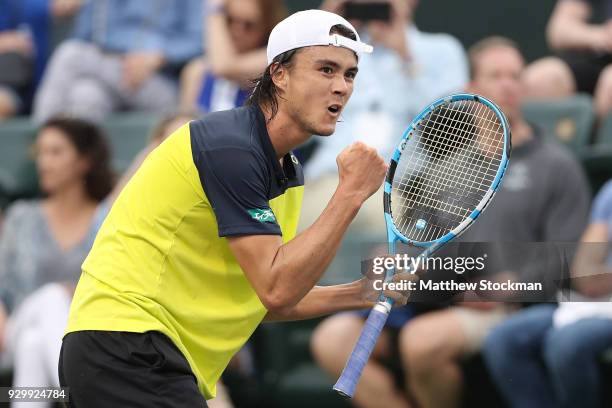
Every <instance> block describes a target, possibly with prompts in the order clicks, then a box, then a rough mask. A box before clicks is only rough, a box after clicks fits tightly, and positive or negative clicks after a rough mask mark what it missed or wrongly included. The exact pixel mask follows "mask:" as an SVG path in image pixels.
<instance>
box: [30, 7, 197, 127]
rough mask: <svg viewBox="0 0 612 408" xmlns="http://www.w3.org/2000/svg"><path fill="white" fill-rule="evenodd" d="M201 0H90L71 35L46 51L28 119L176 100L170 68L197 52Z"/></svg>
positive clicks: (158, 107)
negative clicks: (46, 61) (49, 53)
mask: <svg viewBox="0 0 612 408" xmlns="http://www.w3.org/2000/svg"><path fill="white" fill-rule="evenodd" d="M202 3H203V2H202V0H174V1H172V0H155V1H142V0H91V1H89V2H87V3H86V4H85V5H84V6H83V8H82V9H81V11H80V13H79V15H78V18H77V21H76V29H75V34H74V37H73V38H72V39H71V40H68V41H66V42H64V43H63V44H62V45H60V46H59V47H58V49H57V51H55V53H54V54H53V56H52V58H51V61H50V63H49V67H48V69H47V72H46V73H45V76H44V78H43V81H42V84H41V87H40V89H39V91H38V93H37V95H36V98H35V101H34V112H33V114H34V119H35V120H36V121H37V122H39V123H40V122H44V121H45V120H47V119H48V118H49V117H51V116H53V115H55V114H57V113H69V114H72V115H75V116H78V117H81V118H86V119H90V120H94V121H100V120H102V119H103V118H104V117H106V116H107V115H108V114H110V113H112V112H115V111H119V110H124V109H136V110H146V111H158V112H159V111H163V110H167V109H168V108H171V107H174V105H175V102H176V100H177V74H178V72H179V70H180V69H181V68H182V67H183V65H184V64H185V63H186V62H187V61H189V60H190V59H191V58H194V57H195V56H197V55H199V54H201V53H202V40H201V39H202Z"/></svg>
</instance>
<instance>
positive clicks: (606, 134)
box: [595, 114, 612, 146]
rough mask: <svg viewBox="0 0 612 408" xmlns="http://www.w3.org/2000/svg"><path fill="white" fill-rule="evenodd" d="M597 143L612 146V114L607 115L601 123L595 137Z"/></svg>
mask: <svg viewBox="0 0 612 408" xmlns="http://www.w3.org/2000/svg"><path fill="white" fill-rule="evenodd" d="M595 144H596V145H603V146H612V114H609V115H608V116H606V118H605V119H604V120H603V121H602V122H601V124H600V125H599V130H598V131H597V136H596V137H595Z"/></svg>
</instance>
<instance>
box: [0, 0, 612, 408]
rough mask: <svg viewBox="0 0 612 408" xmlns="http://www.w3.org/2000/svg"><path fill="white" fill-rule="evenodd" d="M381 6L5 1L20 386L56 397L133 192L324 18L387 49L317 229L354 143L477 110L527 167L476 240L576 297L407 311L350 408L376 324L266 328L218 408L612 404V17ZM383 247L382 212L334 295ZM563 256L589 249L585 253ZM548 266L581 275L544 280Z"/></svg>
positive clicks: (568, 11)
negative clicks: (433, 114)
mask: <svg viewBox="0 0 612 408" xmlns="http://www.w3.org/2000/svg"><path fill="white" fill-rule="evenodd" d="M370 3H371V2H367V1H360V0H357V1H342V0H326V1H324V2H323V3H321V1H319V0H299V1H298V0H285V1H283V0H0V386H9V385H13V386H57V385H58V379H57V360H58V355H59V348H60V342H61V337H62V333H63V328H64V326H65V323H66V319H67V313H68V308H69V305H70V300H71V297H72V293H73V290H74V286H75V284H76V282H77V280H78V277H79V274H80V265H81V263H82V261H83V259H84V258H85V256H86V255H87V252H88V250H89V248H90V246H91V244H92V242H93V239H94V238H95V235H96V232H97V229H98V228H99V226H100V225H101V223H102V222H103V220H104V217H105V215H106V213H107V211H108V209H109V208H110V206H111V205H112V203H113V200H114V198H115V197H116V195H117V194H119V192H120V191H121V188H122V186H123V185H125V183H126V182H128V181H129V178H130V176H131V174H133V172H134V171H136V170H137V169H138V166H139V165H140V163H141V162H142V161H143V160H145V158H146V156H147V154H148V152H150V151H151V150H152V149H154V148H155V147H156V146H157V145H158V144H159V143H161V142H162V141H163V140H164V139H165V138H166V137H167V136H168V135H170V134H171V133H172V132H173V131H174V130H175V129H177V128H178V127H179V126H181V125H183V124H185V123H187V122H188V121H190V120H194V119H197V118H199V117H202V116H203V115H205V114H206V113H207V112H212V111H216V110H224V109H230V108H233V107H237V106H241V105H242V104H243V103H244V101H245V100H246V98H247V96H248V95H249V92H250V89H251V87H252V85H253V83H252V79H253V78H256V77H257V76H258V75H259V74H260V73H261V72H262V70H264V69H265V67H266V56H265V47H266V40H267V37H268V35H269V33H270V31H271V29H272V27H274V25H275V24H276V23H277V22H279V21H280V20H282V19H283V18H284V17H285V16H287V15H288V14H289V13H292V12H294V11H298V10H302V9H307V8H317V7H322V8H324V9H326V10H330V11H334V12H337V13H339V14H342V15H344V16H345V17H347V18H348V19H350V21H351V22H352V23H354V25H355V26H356V27H357V29H358V30H359V31H360V35H362V37H363V38H364V39H365V41H366V42H368V43H371V44H372V45H374V48H375V51H374V53H373V54H371V55H368V56H365V57H364V58H362V60H361V61H360V66H359V74H358V76H357V79H356V82H355V90H354V92H353V96H352V98H351V100H350V103H349V104H348V106H347V108H346V109H345V110H344V112H343V114H342V119H341V121H340V122H339V123H338V126H337V130H336V133H335V134H334V135H333V136H332V137H329V138H314V139H313V141H312V142H309V143H308V144H306V145H305V146H302V147H301V148H300V149H299V150H298V151H297V152H296V155H297V156H298V157H299V158H300V160H301V162H302V164H303V166H304V169H305V174H306V188H305V195H304V197H305V198H304V200H305V202H304V206H303V216H302V220H301V228H305V227H307V226H309V225H310V224H311V223H312V222H313V221H314V220H315V219H316V217H317V216H318V215H319V214H320V213H321V211H322V209H323V207H324V206H325V204H326V203H327V201H328V199H329V198H330V197H331V195H332V193H333V191H334V189H335V186H336V185H337V181H338V179H337V172H336V163H335V158H336V156H337V154H338V153H339V152H340V151H341V150H342V148H343V147H345V146H346V145H348V144H350V143H351V142H353V141H356V140H363V141H365V142H366V143H368V144H370V145H372V146H374V147H376V148H377V149H378V150H379V152H380V154H381V155H383V156H385V157H388V156H389V154H390V153H391V152H392V151H393V149H394V147H395V143H396V141H397V140H398V139H399V137H400V135H401V134H402V131H403V129H404V128H405V127H406V126H407V124H408V123H409V122H410V120H411V119H412V118H413V117H414V116H415V115H416V114H417V113H418V112H419V111H420V110H421V109H422V108H423V107H424V106H425V105H426V104H427V103H428V102H431V101H433V100H435V99H437V98H438V97H441V96H444V95H447V94H450V93H454V92H464V91H465V92H474V93H479V94H482V95H484V96H486V97H488V98H490V99H492V100H493V101H494V102H496V103H497V104H498V105H499V106H500V107H501V108H502V110H503V111H504V112H505V113H506V115H507V117H508V120H509V122H510V125H511V127H512V133H513V135H512V143H513V146H514V150H513V155H512V157H511V162H510V167H509V169H508V174H507V176H506V177H505V180H504V183H503V186H502V189H501V191H500V192H499V193H498V194H499V196H498V197H497V198H496V200H495V201H494V202H493V204H492V205H491V206H490V208H489V209H488V210H487V212H486V213H485V214H484V215H483V216H482V217H481V219H480V220H479V222H478V223H476V224H475V226H474V227H473V228H472V229H470V231H469V232H468V234H466V236H464V237H462V240H463V241H466V242H467V241H471V242H497V243H501V242H512V243H521V244H527V246H524V247H523V248H527V249H526V250H524V251H523V250H521V251H519V252H516V251H515V252H514V253H513V255H512V256H510V257H511V258H512V259H511V261H510V263H509V265H510V266H508V265H506V266H505V267H504V268H501V269H497V270H489V271H487V272H486V273H487V275H488V277H489V278H490V279H494V280H499V281H506V280H508V279H510V280H521V279H523V278H524V277H525V276H529V277H530V279H532V280H540V281H551V280H553V279H556V278H557V277H558V276H561V277H562V278H561V279H560V280H561V281H563V282H564V287H563V288H561V287H560V286H559V285H558V286H555V287H553V288H552V289H551V293H550V298H548V299H541V301H539V302H537V303H534V302H529V303H525V302H516V301H507V302H506V301H501V300H500V299H495V301H483V300H482V299H479V298H478V297H470V296H468V295H465V294H463V295H453V296H451V297H449V298H448V299H446V300H445V301H443V302H436V304H432V303H422V302H411V303H409V305H408V306H406V307H403V308H400V309H396V310H394V312H393V313H392V316H391V318H390V320H389V323H388V325H387V327H386V329H385V331H384V333H383V335H382V337H381V339H380V341H379V343H378V346H377V348H376V350H375V352H374V356H373V358H372V360H371V361H370V362H369V363H368V365H367V367H366V370H365V371H364V376H363V378H362V380H361V382H360V384H359V387H358V390H357V394H356V396H355V398H354V400H353V401H352V402H347V401H345V400H342V399H341V398H339V397H338V396H336V395H334V394H333V392H332V391H331V384H332V383H333V380H335V378H336V377H337V376H338V375H339V373H340V371H341V369H342V367H343V365H344V362H345V361H346V359H347V357H348V354H349V352H350V349H351V345H352V344H353V343H354V342H355V340H356V338H357V336H358V334H359V332H360V330H361V327H362V325H363V321H364V316H365V315H364V314H362V313H343V314H339V315H335V316H331V317H329V318H326V319H318V320H313V321H308V322H294V323H283V324H265V325H262V326H261V327H260V328H259V329H258V330H257V331H256V333H255V334H254V335H253V337H252V339H251V340H250V341H249V343H248V344H247V345H246V346H245V348H244V349H243V350H242V351H241V352H240V353H239V354H238V355H237V356H236V357H235V358H234V359H233V360H232V363H231V364H230V366H229V367H228V369H227V371H226V373H225V374H224V376H223V383H224V384H225V386H224V387H223V386H221V387H219V389H220V390H221V391H220V395H219V396H218V397H217V398H216V400H215V401H213V402H212V403H211V406H213V407H231V406H236V407H301V406H304V407H311V406H314V405H315V404H316V405H317V406H320V407H345V406H357V407H365V408H369V407H385V408H391V407H403V408H407V407H425V408H426V407H445V408H446V407H459V406H465V407H491V406H496V407H497V406H508V407H521V408H524V407H576V406H581V407H603V406H612V395H611V392H610V389H612V387H610V385H612V320H611V319H612V303H610V300H611V296H612V279H611V278H610V276H611V275H610V273H609V272H610V267H611V265H612V258H611V257H610V256H609V253H608V249H607V245H606V243H608V242H610V239H611V238H612V184H610V183H608V181H609V180H610V179H611V178H612V111H611V109H612V1H607V0H540V1H528V0H513V1H510V0H503V1H496V2H491V1H486V0H470V1H451V0H428V1H422V2H419V1H418V0H380V1H378V2H375V3H377V4H374V5H373V4H370ZM385 231H386V230H385V227H384V220H383V217H382V196H379V195H377V196H375V197H373V198H372V199H371V200H369V201H368V203H367V204H366V205H365V206H364V208H363V209H362V211H361V212H360V214H359V216H358V217H357V219H356V220H355V222H354V223H353V225H352V226H351V229H350V231H349V233H348V234H347V236H346V238H345V240H344V243H343V245H342V249H341V251H340V253H339V254H338V257H337V258H336V259H335V261H334V262H333V264H332V265H331V267H330V268H329V270H328V271H327V273H326V275H325V278H324V279H323V281H322V284H334V283H341V282H348V281H351V280H355V279H358V278H359V277H360V270H361V265H360V261H361V259H362V258H363V257H364V255H365V254H364V253H363V251H362V244H364V243H372V242H384V241H385ZM532 242H540V243H550V246H545V249H544V250H542V249H541V248H543V247H542V246H541V245H540V246H533V247H531V248H529V246H528V244H529V243H532ZM559 242H564V243H576V245H575V246H574V250H573V251H570V252H571V255H567V254H566V253H565V252H563V250H561V249H559V247H557V246H555V245H554V244H553V243H559ZM588 243H602V245H601V246H596V245H589V244H588ZM530 251H531V253H529V254H527V252H530ZM542 251H553V252H554V253H553V255H550V252H548V257H547V259H549V260H550V259H551V257H552V258H554V257H555V256H556V255H559V254H561V255H560V256H561V257H562V258H563V259H565V260H566V262H565V267H564V266H563V265H561V264H560V266H559V270H558V271H554V267H551V265H550V263H549V264H547V265H546V266H544V265H542V264H541V263H540V262H539V261H538V259H541V258H542ZM555 251H557V252H555ZM566 255H567V256H566ZM564 268H565V269H566V271H565V272H567V275H563V273H565V272H563V271H562V270H561V269H564ZM565 269H564V270H565ZM551 270H553V272H552V273H553V274H554V276H553V277H551V276H544V274H550V273H551ZM558 289H563V290H564V291H563V292H562V293H561V292H559V291H558ZM560 293H561V295H560ZM568 294H569V295H568ZM568 299H571V300H574V301H567V300H568ZM575 300H580V302H577V301H575ZM15 406H19V405H18V404H15ZM27 406H28V407H33V406H49V405H44V404H41V405H36V404H33V403H29V405H27Z"/></svg>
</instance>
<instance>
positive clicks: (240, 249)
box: [229, 142, 386, 312]
mask: <svg viewBox="0 0 612 408" xmlns="http://www.w3.org/2000/svg"><path fill="white" fill-rule="evenodd" d="M338 169H339V176H340V182H339V184H338V188H337V190H336V192H335V194H334V195H333V197H332V198H331V200H330V202H329V204H328V205H327V207H326V208H325V210H324V211H323V213H322V214H321V216H320V217H319V218H318V219H317V221H315V223H314V224H313V225H312V226H310V227H309V228H307V229H306V230H305V231H303V232H302V233H301V234H299V235H298V236H296V237H295V238H294V239H293V240H291V241H289V242H287V243H286V244H282V240H281V237H280V236H278V235H247V236H240V237H231V238H229V245H230V249H231V250H232V252H233V253H234V255H235V257H236V259H237V260H238V263H239V264H240V266H241V268H242V269H243V271H244V273H245V275H246V277H247V279H248V280H249V282H250V283H251V285H252V286H253V288H254V290H255V292H256V293H257V295H258V296H259V298H260V299H261V301H262V303H263V304H264V306H265V307H266V308H267V309H268V310H270V311H274V312H282V311H283V310H284V309H287V308H290V307H292V306H294V305H296V304H297V303H298V302H299V301H300V300H301V299H302V298H303V297H304V296H305V295H306V294H307V293H308V292H309V291H310V290H311V289H312V288H313V287H314V285H315V284H316V283H317V282H318V281H319V279H320V278H321V276H322V275H323V273H324V272H325V270H326V269H327V267H328V265H329V264H330V262H331V261H332V259H333V257H334V255H335V254H336V252H337V250H338V247H339V246H340V242H341V241H342V237H343V235H344V233H345V232H346V230H347V228H348V226H349V224H350V223H351V221H352V220H353V218H354V217H355V216H356V215H357V212H358V211H359V208H360V207H361V205H362V204H363V202H364V201H365V200H366V199H367V198H368V197H370V196H371V195H372V194H374V192H376V191H377V190H378V188H379V187H380V185H381V183H382V181H383V178H384V174H385V171H386V165H385V163H384V161H383V159H382V158H381V157H380V156H378V154H377V153H376V151H375V150H374V149H372V148H369V147H367V146H366V145H364V144H363V143H359V142H357V143H355V144H353V145H351V146H349V147H348V148H347V149H345V150H344V151H343V152H342V153H341V154H340V156H338Z"/></svg>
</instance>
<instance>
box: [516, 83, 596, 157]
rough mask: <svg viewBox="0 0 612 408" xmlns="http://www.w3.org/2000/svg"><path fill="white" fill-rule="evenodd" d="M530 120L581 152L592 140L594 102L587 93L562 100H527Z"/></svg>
mask: <svg viewBox="0 0 612 408" xmlns="http://www.w3.org/2000/svg"><path fill="white" fill-rule="evenodd" d="M523 114H524V116H525V119H527V121H528V122H530V123H532V124H534V125H536V126H538V127H540V128H541V129H542V130H543V131H544V133H545V134H546V135H547V136H549V137H551V138H553V139H555V140H557V141H558V142H560V143H562V144H564V145H566V146H567V147H568V148H570V149H571V150H572V151H573V152H574V153H579V152H580V151H581V150H582V149H583V148H584V147H585V146H586V145H588V144H589V139H590V135H591V130H592V128H593V122H594V113H593V102H592V100H591V97H590V96H588V95H583V94H579V95H576V96H574V97H572V98H568V99H564V100H559V101H546V102H528V103H525V104H524V105H523Z"/></svg>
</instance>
